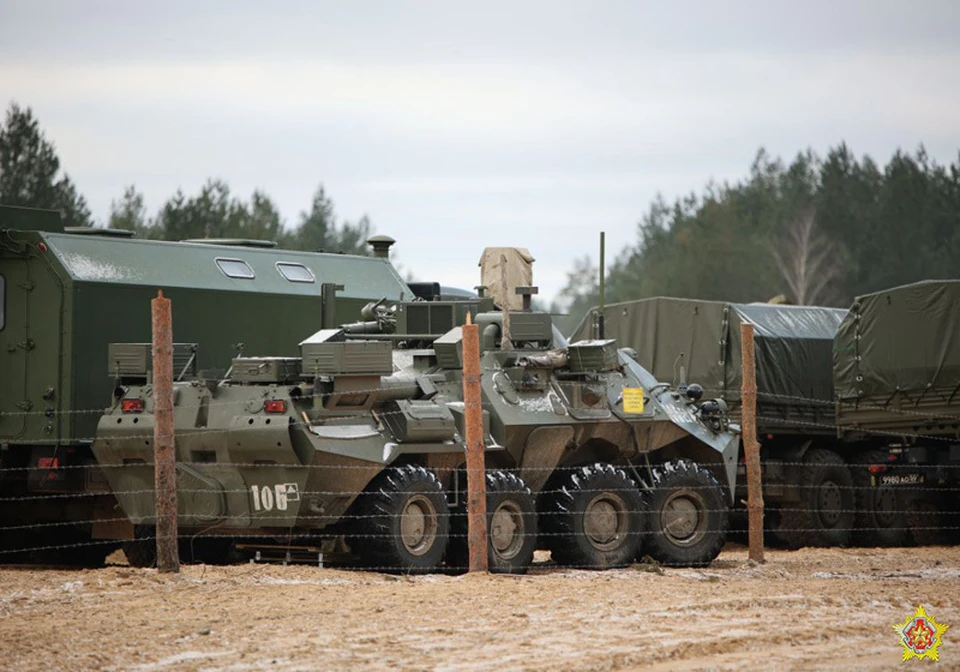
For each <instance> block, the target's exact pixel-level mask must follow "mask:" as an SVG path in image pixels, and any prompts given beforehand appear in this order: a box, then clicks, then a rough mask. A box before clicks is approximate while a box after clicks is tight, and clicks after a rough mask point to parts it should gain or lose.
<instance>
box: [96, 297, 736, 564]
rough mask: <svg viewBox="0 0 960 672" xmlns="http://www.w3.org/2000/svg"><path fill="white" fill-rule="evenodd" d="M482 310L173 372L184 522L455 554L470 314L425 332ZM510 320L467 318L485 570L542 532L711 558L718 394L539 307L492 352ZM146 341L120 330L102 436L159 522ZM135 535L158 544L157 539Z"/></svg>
mask: <svg viewBox="0 0 960 672" xmlns="http://www.w3.org/2000/svg"><path fill="white" fill-rule="evenodd" d="M479 307H480V303H479V302H477V303H472V304H471V303H466V304H464V303H456V302H452V303H439V304H434V303H422V302H421V303H403V302H400V303H395V304H392V305H383V304H380V303H378V304H373V305H371V306H370V307H368V308H366V309H365V310H364V311H363V312H364V315H365V316H366V317H367V318H373V319H367V320H365V321H364V322H358V323H353V324H349V325H344V327H343V329H336V330H325V331H321V332H318V333H317V334H315V335H314V336H312V337H311V338H309V339H307V340H305V341H303V343H302V344H301V351H302V352H301V357H300V358H294V359H288V358H281V359H275V358H260V359H257V358H238V359H235V360H234V362H233V364H234V367H233V371H232V373H231V375H230V377H229V378H227V379H225V380H223V381H219V382H218V381H204V380H192V381H188V382H181V383H178V384H177V393H176V396H175V422H176V432H177V457H178V469H179V475H180V477H181V479H182V480H181V485H180V487H179V501H180V526H181V530H182V532H183V534H185V535H187V536H191V535H192V536H194V537H197V538H204V537H206V538H208V539H214V540H215V539H216V538H217V537H222V538H224V539H228V538H230V537H254V536H258V537H261V538H266V539H273V540H280V541H282V542H283V543H294V542H299V543H316V544H319V545H323V544H330V543H334V542H337V540H339V539H342V540H344V541H345V545H344V548H349V551H350V552H351V553H352V554H354V555H355V556H356V560H357V561H359V562H360V563H361V564H363V565H364V566H373V567H379V568H382V569H384V570H393V571H405V572H406V571H428V570H431V569H435V568H438V567H439V566H440V563H441V559H442V558H446V560H445V562H446V566H448V567H462V566H463V565H464V564H465V562H466V515H465V511H464V497H463V492H464V488H465V481H464V477H463V476H464V472H463V468H462V467H463V463H464V446H463V438H462V437H463V414H464V405H463V392H462V391H463V374H462V356H463V350H462V329H461V327H459V326H454V327H453V328H452V329H449V330H447V331H446V332H445V333H442V334H439V335H438V334H433V336H432V338H429V339H428V338H427V337H428V336H429V334H428V333H426V332H427V331H428V330H429V325H431V324H432V325H439V324H444V323H445V322H446V321H447V320H448V319H450V317H451V316H452V317H453V319H455V320H457V321H458V322H461V321H463V319H464V318H465V317H466V314H467V312H471V313H474V314H476V313H475V312H474V311H475V310H476V309H477V308H479ZM434 311H436V315H431V313H433V312H434ZM502 320H503V315H502V313H499V312H486V313H479V314H476V322H477V324H478V325H479V328H480V330H481V334H482V355H481V370H482V376H481V385H482V390H483V400H484V401H483V404H484V413H483V415H484V427H485V430H484V434H485V445H486V463H487V467H488V474H487V486H488V501H487V508H488V517H489V533H490V560H491V567H493V568H494V570H495V571H510V572H517V571H524V570H525V569H526V567H527V565H528V564H529V562H530V560H531V558H532V555H533V550H534V548H535V546H536V545H537V542H538V539H539V541H540V542H541V545H542V546H544V547H546V548H549V549H550V550H551V551H552V552H553V557H554V559H555V560H556V561H557V562H560V563H562V564H566V565H573V566H578V567H591V568H606V567H613V566H620V565H624V564H627V563H629V562H632V561H633V560H634V559H636V557H637V555H638V553H639V552H640V548H641V542H642V541H644V540H646V544H645V548H644V552H646V553H649V554H650V555H652V556H653V557H655V558H657V559H658V560H660V561H661V562H665V563H669V564H678V565H699V564H705V563H708V562H710V561H711V560H712V559H713V558H714V557H716V555H717V553H719V551H720V548H721V547H722V545H723V542H724V538H725V533H726V510H727V508H728V506H729V504H730V501H731V497H732V493H733V485H734V481H735V478H736V453H737V445H738V441H739V440H738V437H737V435H736V434H735V433H733V432H731V431H729V429H728V427H727V423H726V418H725V416H724V415H723V414H722V413H720V412H719V410H718V409H717V408H716V406H715V405H714V406H709V405H708V403H707V402H701V400H700V398H699V396H698V394H697V391H696V389H695V388H694V389H691V390H690V391H689V393H688V395H687V396H682V395H681V394H680V393H678V392H677V391H676V390H674V389H672V388H671V386H669V385H662V384H660V383H658V382H657V381H656V380H655V379H654V378H653V377H652V376H651V375H650V374H649V373H648V372H646V371H644V370H643V369H642V368H641V367H640V366H639V365H637V363H636V362H635V361H634V360H633V359H632V358H631V356H630V353H629V352H627V351H622V350H618V349H617V347H616V343H615V342H614V341H588V342H583V343H575V344H572V345H567V344H566V342H565V341H564V340H563V338H562V336H560V335H559V334H558V333H557V332H556V331H555V330H554V329H553V326H552V323H551V321H550V317H549V316H548V315H546V314H541V313H534V312H532V311H511V313H510V325H511V326H510V329H511V331H510V337H511V341H512V343H513V344H514V345H515V347H514V348H512V349H507V350H505V349H501V347H500V346H501V342H502V340H503V322H502ZM403 325H406V327H404V326H403ZM414 325H415V328H414V329H413V330H412V331H413V333H408V334H404V333H403V332H404V331H405V330H407V329H409V328H410V327H411V326H414ZM398 327H399V329H398ZM373 339H379V340H373ZM425 340H429V341H430V342H429V343H425V342H424V341H425ZM411 344H412V345H414V346H416V347H415V348H414V349H404V347H405V346H407V345H411ZM423 345H428V346H430V347H426V348H424V347H420V346H423ZM137 347H140V346H135V345H134V346H131V345H122V344H118V345H115V346H113V351H112V352H113V354H112V355H111V358H116V359H118V361H127V360H128V359H130V360H131V361H134V360H135V361H136V363H137V364H136V366H134V367H132V368H131V369H130V370H129V371H127V372H126V373H127V374H129V376H131V378H130V379H129V380H125V384H124V385H123V386H122V389H121V390H119V392H118V396H117V401H116V404H115V405H114V407H113V408H112V410H111V412H110V413H109V414H107V415H105V416H104V417H103V419H102V420H101V422H100V427H99V429H98V438H97V442H96V444H95V446H94V452H95V454H96V456H97V459H98V460H99V461H100V462H101V464H103V465H118V467H117V468H115V469H105V470H104V471H105V473H106V474H107V478H108V480H109V481H110V485H111V488H112V490H113V491H114V492H116V493H117V497H118V501H119V504H120V507H121V509H122V511H123V512H124V514H125V515H126V516H127V517H128V519H129V523H130V525H131V530H132V531H133V536H136V535H137V533H138V531H139V533H140V534H144V533H145V535H146V536H147V537H150V536H152V534H151V532H150V530H151V527H150V526H151V525H152V523H153V522H154V521H155V517H154V509H153V498H152V488H151V484H152V478H153V467H152V447H151V446H150V443H151V439H152V416H151V410H152V389H151V386H150V385H149V384H146V383H144V382H143V381H140V382H137V377H138V376H139V377H144V375H145V374H144V372H143V371H142V370H141V369H142V362H143V361H144V358H145V354H144V353H140V354H139V355H137V356H136V357H131V356H130V349H133V350H134V351H135V350H136V348H137ZM538 519H539V533H538ZM128 532H129V531H128ZM127 536H130V534H129V533H128V535H127ZM126 547H127V548H128V549H129V550H130V554H131V555H132V556H133V557H134V558H137V559H138V562H142V563H146V562H149V561H150V560H151V559H152V558H151V556H150V553H149V548H150V541H149V539H147V540H146V542H144V541H142V540H138V539H134V540H132V541H128V542H127V546H126ZM215 548H218V549H220V550H221V551H222V546H217V547H215Z"/></svg>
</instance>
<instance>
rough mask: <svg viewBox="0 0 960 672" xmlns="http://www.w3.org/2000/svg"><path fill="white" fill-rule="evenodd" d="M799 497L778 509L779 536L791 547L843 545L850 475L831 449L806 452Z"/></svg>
mask: <svg viewBox="0 0 960 672" xmlns="http://www.w3.org/2000/svg"><path fill="white" fill-rule="evenodd" d="M799 469H800V475H799V486H800V487H799V492H800V501H798V502H788V503H785V504H784V505H783V506H782V507H781V509H780V526H781V531H782V532H781V534H782V536H783V537H784V538H785V539H787V540H788V543H789V545H790V546H791V547H792V548H799V547H801V546H846V545H847V544H849V543H850V537H851V532H852V528H853V523H854V506H855V501H854V500H855V498H854V495H853V477H852V476H851V475H850V469H849V468H848V467H847V465H846V464H844V462H843V459H841V457H840V456H839V455H837V454H836V453H835V452H833V451H832V450H825V449H823V448H815V449H813V450H810V451H808V452H807V454H806V455H805V456H804V458H803V464H802V465H801V466H800V468H799Z"/></svg>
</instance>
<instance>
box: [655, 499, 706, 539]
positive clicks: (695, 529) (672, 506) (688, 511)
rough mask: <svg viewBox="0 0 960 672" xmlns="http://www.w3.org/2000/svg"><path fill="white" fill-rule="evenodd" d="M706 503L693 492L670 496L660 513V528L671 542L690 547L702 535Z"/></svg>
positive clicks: (704, 525)
mask: <svg viewBox="0 0 960 672" xmlns="http://www.w3.org/2000/svg"><path fill="white" fill-rule="evenodd" d="M705 510H706V503H705V502H704V501H703V499H702V498H701V497H700V495H699V494H697V493H695V492H688V491H680V492H676V493H674V494H673V495H671V496H670V498H669V499H668V500H667V501H666V502H665V503H664V505H663V508H662V509H661V513H660V526H661V528H662V529H663V533H664V534H665V535H666V536H667V537H668V538H669V539H670V541H671V542H673V543H674V544H677V545H678V546H692V545H693V544H696V543H697V542H698V541H700V539H701V538H702V537H703V535H704V530H705V527H706V515H705Z"/></svg>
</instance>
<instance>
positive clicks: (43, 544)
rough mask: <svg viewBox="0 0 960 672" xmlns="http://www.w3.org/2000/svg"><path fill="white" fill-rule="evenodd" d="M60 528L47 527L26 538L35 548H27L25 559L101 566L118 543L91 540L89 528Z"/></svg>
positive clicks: (59, 563) (92, 566)
mask: <svg viewBox="0 0 960 672" xmlns="http://www.w3.org/2000/svg"><path fill="white" fill-rule="evenodd" d="M64 527H65V526H64ZM64 527H61V526H59V525H58V526H55V527H51V528H48V529H46V530H44V532H43V533H42V534H37V535H36V536H34V537H32V538H30V539H29V544H30V545H32V546H34V547H35V548H36V549H37V550H34V551H30V552H29V553H28V554H27V555H26V558H25V559H26V561H27V562H31V563H39V564H49V565H66V566H68V567H88V568H95V567H103V565H104V562H105V561H106V559H107V556H108V555H110V554H111V553H113V552H114V551H115V550H116V549H117V548H119V546H120V545H119V543H117V542H115V541H110V540H102V539H91V538H90V533H89V531H87V532H84V531H81V530H78V529H76V528H72V527H66V529H64Z"/></svg>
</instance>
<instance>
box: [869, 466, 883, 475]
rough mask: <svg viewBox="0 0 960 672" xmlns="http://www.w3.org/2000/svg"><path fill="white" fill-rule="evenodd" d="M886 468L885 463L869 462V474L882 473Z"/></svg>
mask: <svg viewBox="0 0 960 672" xmlns="http://www.w3.org/2000/svg"><path fill="white" fill-rule="evenodd" d="M886 470H887V465H885V464H871V465H870V473H871V474H882V473H883V472H885V471H886Z"/></svg>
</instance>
